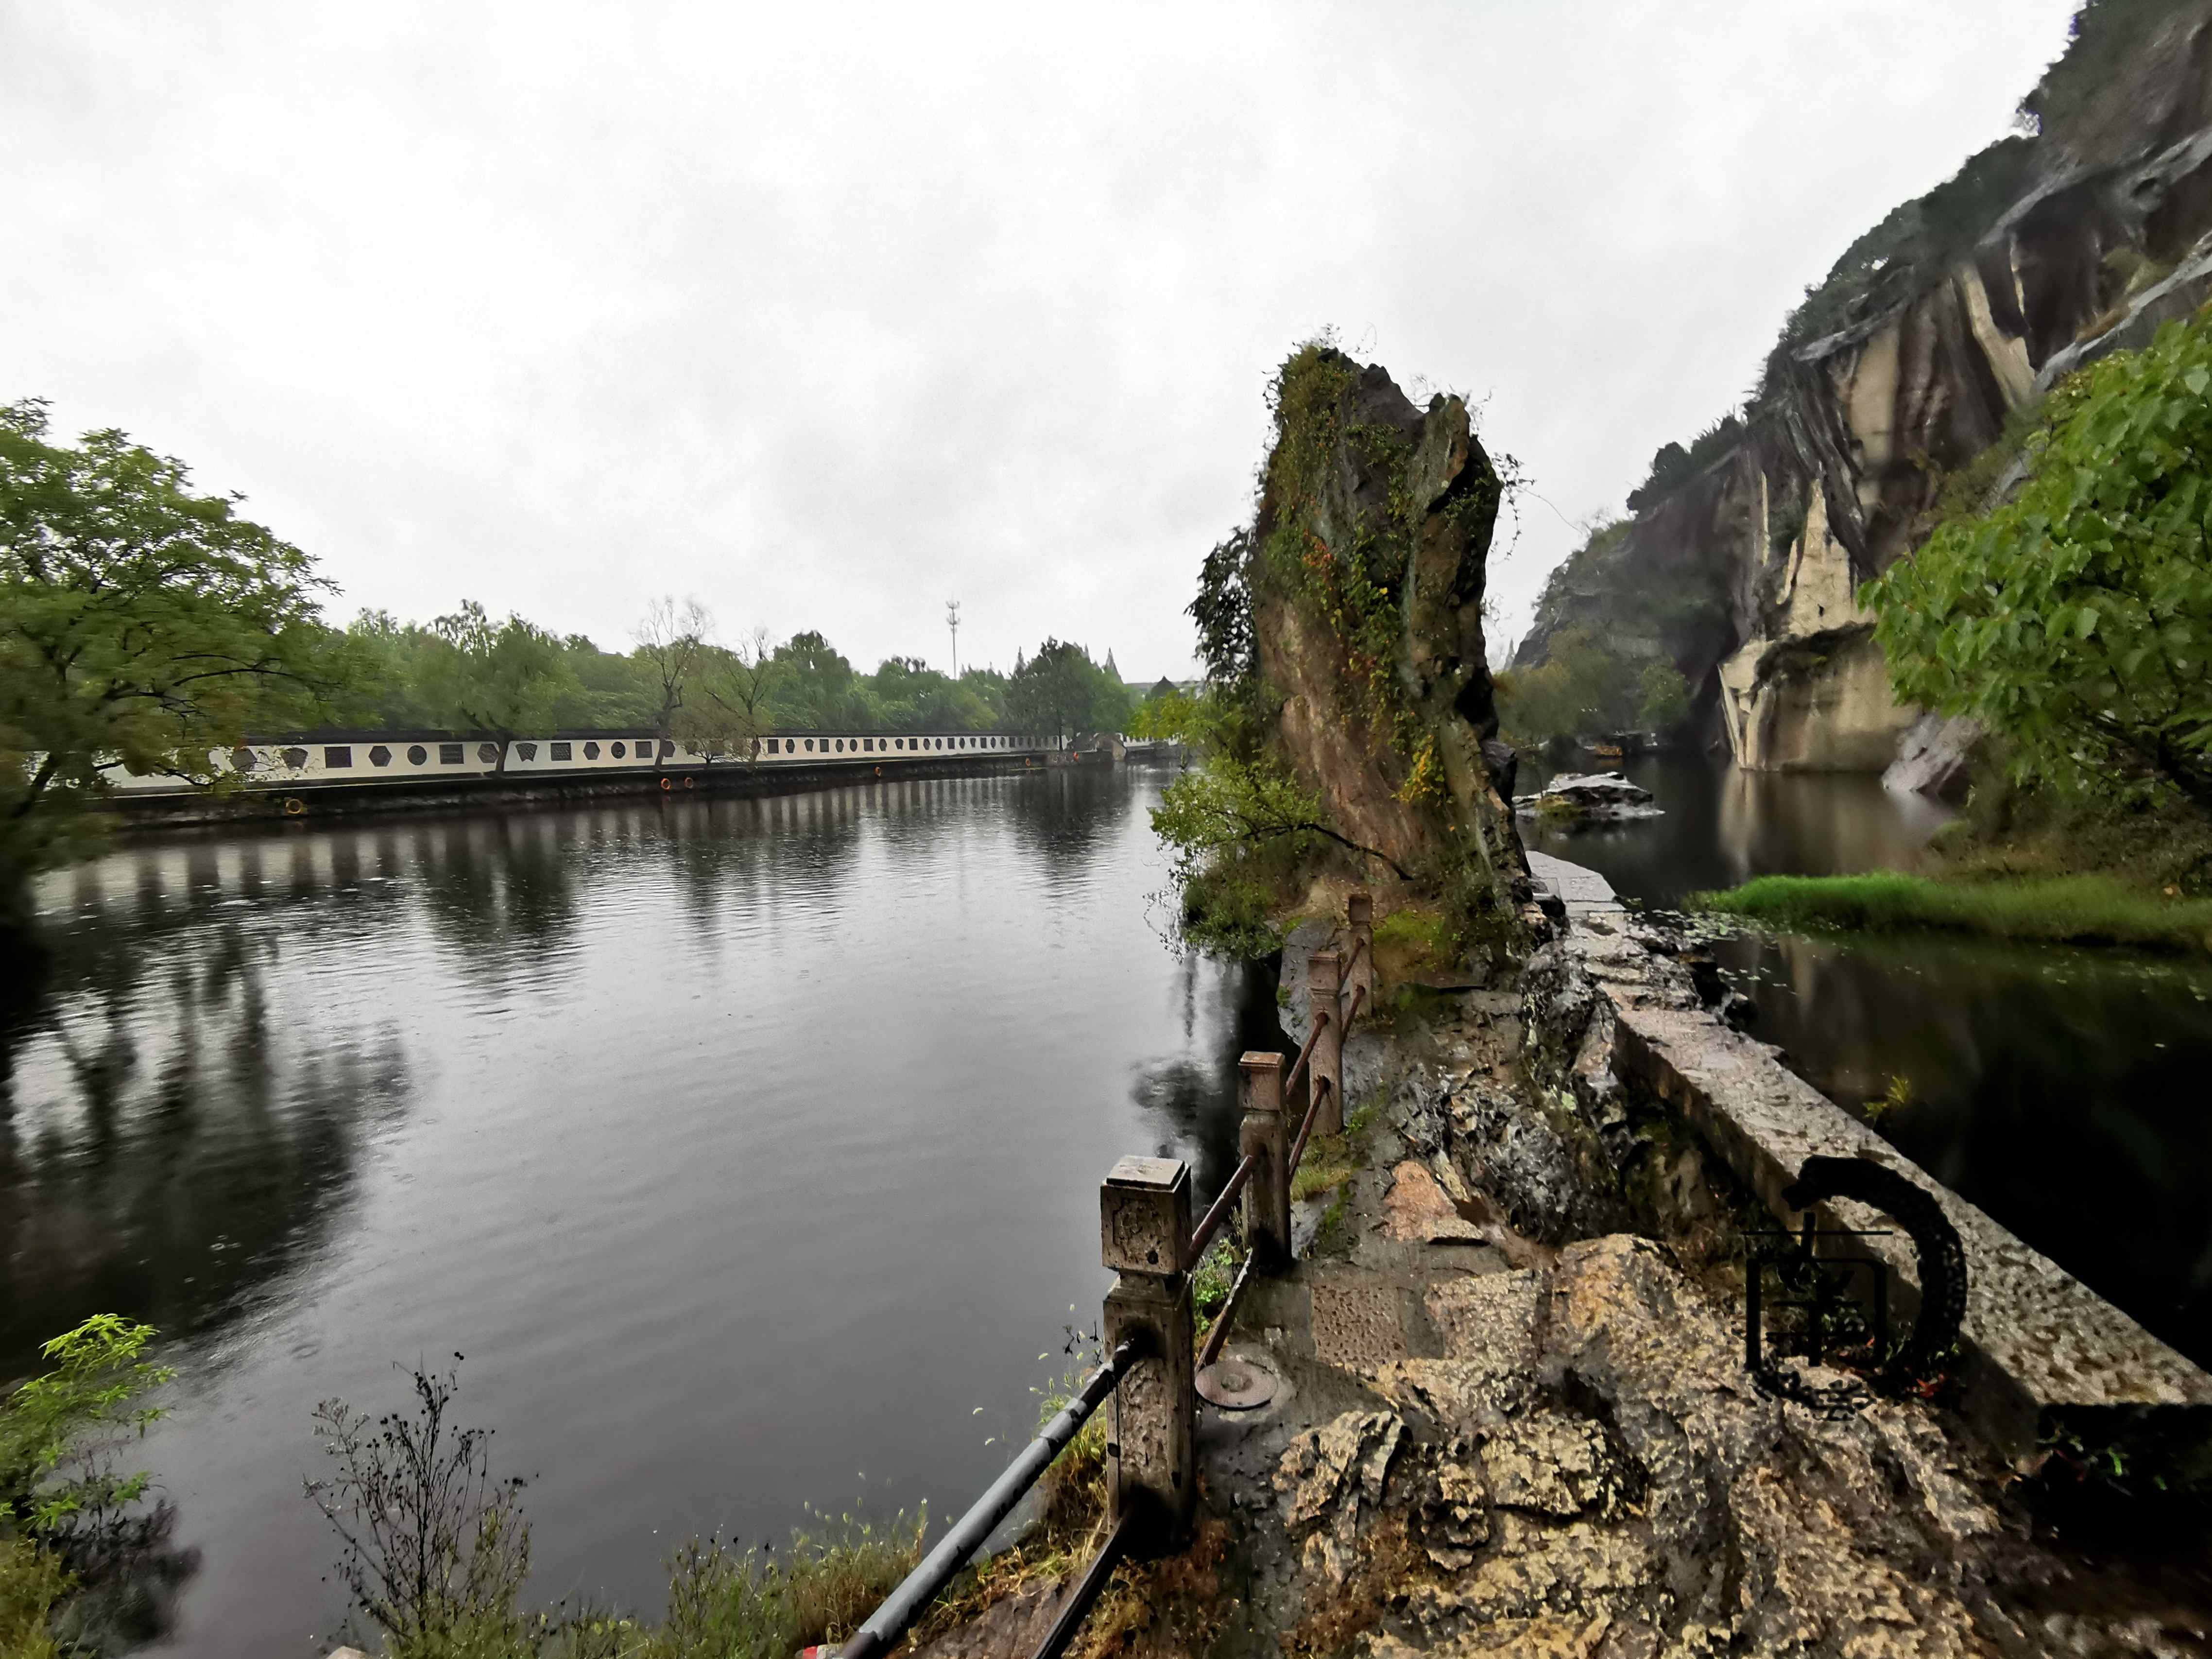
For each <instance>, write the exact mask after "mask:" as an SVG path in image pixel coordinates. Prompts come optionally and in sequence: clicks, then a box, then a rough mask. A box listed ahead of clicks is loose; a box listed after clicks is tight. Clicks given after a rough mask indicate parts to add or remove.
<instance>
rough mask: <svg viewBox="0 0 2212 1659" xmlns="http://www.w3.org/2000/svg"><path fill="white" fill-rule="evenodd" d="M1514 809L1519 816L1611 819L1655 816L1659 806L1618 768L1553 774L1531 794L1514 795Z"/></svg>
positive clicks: (1604, 820)
mask: <svg viewBox="0 0 2212 1659" xmlns="http://www.w3.org/2000/svg"><path fill="white" fill-rule="evenodd" d="M1513 810H1514V811H1516V812H1517V813H1518V814H1520V816H1522V817H1573V818H1583V819H1588V820H1591V821H1593V822H1613V821H1618V820H1620V819H1624V818H1656V817H1659V816H1660V812H1661V809H1660V808H1659V807H1657V806H1655V805H1652V803H1651V792H1650V790H1649V789H1646V788H1644V787H1643V786H1642V785H1641V784H1634V783H1631V782H1630V781H1628V780H1627V779H1626V778H1625V777H1623V776H1621V775H1620V773H1618V772H1580V773H1570V774H1568V775H1565V776H1564V777H1558V778H1553V780H1552V781H1551V782H1550V783H1549V784H1548V785H1547V786H1546V787H1544V788H1542V789H1541V790H1539V791H1538V792H1537V793H1534V794H1533V795H1520V796H1516V798H1515V799H1514V802H1513Z"/></svg>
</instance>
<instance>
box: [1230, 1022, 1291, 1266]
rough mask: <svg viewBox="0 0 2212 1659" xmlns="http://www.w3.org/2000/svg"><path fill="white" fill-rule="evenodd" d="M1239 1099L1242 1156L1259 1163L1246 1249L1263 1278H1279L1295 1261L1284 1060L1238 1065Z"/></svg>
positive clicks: (1249, 1194)
mask: <svg viewBox="0 0 2212 1659" xmlns="http://www.w3.org/2000/svg"><path fill="white" fill-rule="evenodd" d="M1237 1102H1238V1103H1239V1104H1240V1105H1242V1106H1243V1109H1244V1121H1243V1127H1241V1128H1240V1129H1239V1131H1238V1133H1237V1157H1238V1158H1240V1159H1241V1158H1245V1157H1247V1156H1252V1157H1256V1158H1258V1160H1259V1162H1258V1164H1257V1165H1256V1167H1255V1168H1254V1170H1253V1171H1252V1178H1251V1179H1250V1180H1249V1181H1248V1182H1245V1183H1244V1248H1245V1249H1248V1250H1249V1251H1251V1252H1252V1253H1253V1254H1254V1255H1256V1256H1258V1257H1259V1258H1260V1271H1261V1273H1279V1272H1281V1271H1282V1270H1283V1268H1284V1267H1286V1266H1287V1265H1288V1264H1289V1262H1290V1260H1291V1164H1290V1151H1291V1139H1290V1130H1289V1127H1288V1126H1287V1125H1286V1124H1285V1122H1284V1121H1283V1057H1282V1056H1281V1055H1280V1054H1262V1053H1254V1054H1246V1055H1245V1056H1244V1058H1243V1060H1239V1061H1238V1062H1237Z"/></svg>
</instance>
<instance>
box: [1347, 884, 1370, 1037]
mask: <svg viewBox="0 0 2212 1659" xmlns="http://www.w3.org/2000/svg"><path fill="white" fill-rule="evenodd" d="M1344 920H1345V923H1346V931H1347V932H1348V933H1350V934H1351V935H1352V939H1351V942H1350V943H1348V944H1347V945H1346V946H1345V949H1346V951H1348V952H1350V953H1352V954H1351V957H1350V961H1351V964H1352V965H1351V969H1350V971H1349V972H1348V973H1347V974H1346V975H1345V981H1344V1000H1345V1004H1346V1006H1347V1007H1348V1006H1350V1005H1351V1002H1352V994H1353V993H1355V992H1356V991H1358V989H1359V988H1360V987H1362V986H1365V987H1367V997H1366V1000H1364V1002H1362V1003H1361V1004H1360V1005H1359V1012H1361V1013H1363V1014H1371V1013H1373V1012H1375V895H1374V894H1372V893H1370V892H1368V891H1366V890H1364V889H1362V890H1360V891H1358V892H1356V893H1353V894H1352V895H1351V896H1349V897H1347V898H1346V900H1345V902H1344ZM1361 945H1365V946H1366V947H1367V948H1366V949H1365V950H1364V951H1362V950H1361V949H1360V948H1359V947H1360V946H1361Z"/></svg>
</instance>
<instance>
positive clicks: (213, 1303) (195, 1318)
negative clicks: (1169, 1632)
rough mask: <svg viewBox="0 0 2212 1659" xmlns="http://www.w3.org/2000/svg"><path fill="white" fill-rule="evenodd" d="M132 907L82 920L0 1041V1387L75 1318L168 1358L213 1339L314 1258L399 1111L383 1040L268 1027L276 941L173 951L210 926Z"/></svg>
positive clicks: (269, 936)
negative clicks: (362, 1153) (148, 1344)
mask: <svg viewBox="0 0 2212 1659" xmlns="http://www.w3.org/2000/svg"><path fill="white" fill-rule="evenodd" d="M143 897H144V891H143V886H142V887H141V889H140V892H139V894H138V896H137V899H134V900H133V901H131V902H128V903H126V904H125V905H124V906H121V907H118V908H119V909H120V911H121V912H122V913H123V914H122V915H118V914H117V913H112V912H107V911H100V912H95V913H93V914H92V915H89V916H81V917H80V918H79V919H78V921H77V925H76V927H75V928H74V929H73V931H72V933H71V935H70V939H68V941H67V944H66V948H65V949H64V950H63V951H59V952H58V955H57V961H56V964H55V968H54V970H53V972H52V975H50V977H49V978H48V979H47V981H46V982H45V983H44V984H42V985H40V986H38V987H34V988H32V989H31V991H30V994H29V999H28V1000H27V1002H22V1003H18V1004H16V1005H15V1006H14V1007H13V1008H12V1009H11V1010H10V1011H9V1018H7V1019H6V1020H5V1021H4V1023H0V1032H4V1034H5V1035H4V1036H0V1042H4V1043H5V1047H6V1050H7V1052H8V1054H9V1076H8V1080H7V1082H6V1084H5V1087H4V1093H0V1249H4V1252H5V1258H6V1265H5V1267H4V1269H0V1275H4V1281H5V1283H6V1285H7V1287H8V1291H9V1295H8V1299H7V1309H6V1312H5V1315H4V1316H0V1376H21V1375H24V1374H26V1373H27V1372H28V1371H30V1370H33V1369H34V1368H35V1365H36V1358H37V1347H38V1345H39V1344H40V1342H41V1341H43V1340H46V1338H48V1337H50V1336H52V1335H54V1334H57V1333H58V1332H60V1331H63V1330H65V1329H68V1328H70V1327H71V1326H73V1325H75V1324H76V1323H77V1322H79V1321H80V1320H82V1318H83V1317H84V1316H86V1315H87V1314H88V1313H93V1312H112V1313H119V1314H122V1315H125V1316H127V1317H129V1318H131V1319H134V1320H141V1321H143V1322H147V1323H149V1324H151V1325H154V1326H155V1327H156V1328H158V1329H160V1330H161V1332H162V1334H163V1335H164V1336H165V1337H167V1338H170V1339H173V1340H174V1339H182V1338H190V1337H191V1336H193V1335H196V1334H199V1333H201V1332H203V1331H205V1330H207V1329H209V1328H211V1327H214V1326H216V1325H217V1324H219V1323H220V1322H222V1321H223V1320H225V1319H226V1318H228V1316H231V1315H232V1314H233V1313H234V1312H235V1310H237V1309H239V1308H240V1307H241V1306H243V1305H244V1304H246V1302H248V1301H249V1300H251V1299H252V1297H253V1295H254V1294H255V1293H256V1292H257V1291H258V1289H259V1288H260V1287H261V1286H263V1285H266V1284H267V1283H269V1282H270V1280H272V1279H276V1278H277V1277H279V1276H281V1275H283V1273H286V1272H288V1271H289V1269H290V1267H292V1266H293V1265H294V1264H295V1262H296V1261H299V1260H300V1259H301V1258H302V1257H303V1256H306V1255H311V1254H313V1252H314V1251H315V1250H316V1249H318V1248H319V1246H320V1243H321V1241H322V1240H323V1238H324V1237H325V1235H326V1233H327V1230H328V1226H329V1223H330V1220H331V1217H332V1215H333V1214H334V1213H335V1211H336V1206H337V1200H338V1198H339V1197H340V1196H341V1194H343V1191H344V1189H345V1188H347V1187H348V1186H349V1183H350V1182H351V1181H352V1179H353V1177H354V1175H355V1172H356V1164H357V1160H358V1153H359V1147H360V1143H361V1141H362V1137H363V1136H364V1135H365V1134H366V1133H368V1131H369V1130H370V1129H371V1128H372V1127H374V1125H375V1124H376V1123H378V1122H379V1121H381V1120H383V1119H384V1118H386V1117H387V1116H388V1115H391V1114H392V1113H394V1112H397V1111H398V1110H400V1109H402V1108H403V1107H404V1103H405V1100H406V1097H407V1093H408V1083H407V1071H406V1065H405V1061H404V1056H403V1054H402V1053H401V1050H400V1048H399V1044H398V1039H397V1037H396V1036H393V1035H392V1034H391V1033H389V1032H386V1033H383V1034H380V1035H368V1036H360V1035H355V1034H349V1033H337V1034H326V1035H324V1036H319V1037H316V1036H311V1035H310V1034H307V1033H302V1032H298V1031H293V1032H287V1031H285V1030H283V1029H281V1025H282V1022H280V1021H278V1020H276V1018H274V1017H273V1016H272V1014H271V1012H270V985H269V980H270V969H271V968H272V966H273V964H274V963H276V959H277V956H278V951H279V946H278V942H277V928H278V927H279V926H280V925H284V926H289V925H291V923H290V921H289V919H287V918H283V917H281V916H279V915H270V916H266V917H264V918H263V919H262V920H261V921H258V923H257V922H255V921H249V920H247V919H246V918H245V917H244V916H242V915H237V916H224V917H222V919H221V920H219V921H214V922H211V923H210V925H209V926H208V927H204V928H203V929H202V930H200V931H199V932H197V933H185V932H180V930H179V927H178V926H177V920H178V917H179V915H180V914H181V913H184V912H187V911H193V910H196V911H197V912H198V913H199V914H201V915H209V914H210V910H211V908H212V907H211V906H210V905H208V904H205V903H204V902H203V903H195V904H179V903H175V902H161V903H158V904H154V905H151V906H148V907H146V908H143V909H140V908H138V904H139V902H142V901H143ZM21 988H22V987H19V989H21Z"/></svg>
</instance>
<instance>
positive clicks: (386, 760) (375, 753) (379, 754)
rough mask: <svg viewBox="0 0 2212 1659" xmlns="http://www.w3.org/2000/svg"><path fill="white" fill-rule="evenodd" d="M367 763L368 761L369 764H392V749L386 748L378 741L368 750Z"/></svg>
mask: <svg viewBox="0 0 2212 1659" xmlns="http://www.w3.org/2000/svg"><path fill="white" fill-rule="evenodd" d="M368 763H369V764H370V765H371V766H389V765H391V764H392V751H391V750H389V749H386V747H385V746H384V745H383V744H377V745H376V747H375V748H374V749H372V750H369V751H368Z"/></svg>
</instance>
